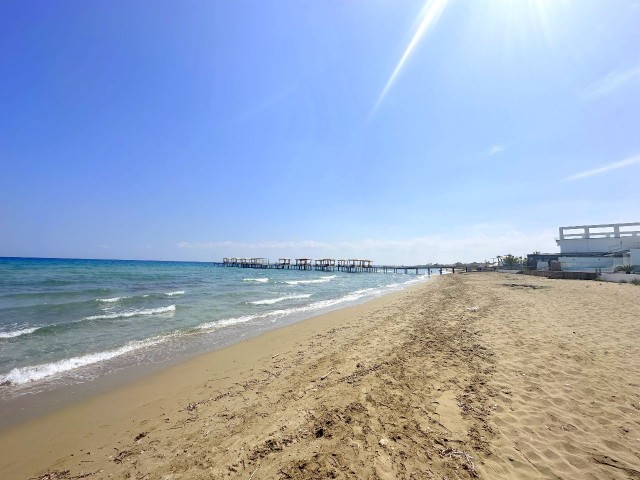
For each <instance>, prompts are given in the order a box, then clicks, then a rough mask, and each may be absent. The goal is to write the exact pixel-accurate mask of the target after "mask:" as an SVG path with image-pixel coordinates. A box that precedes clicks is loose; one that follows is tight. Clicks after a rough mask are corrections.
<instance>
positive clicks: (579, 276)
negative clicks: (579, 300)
mask: <svg viewBox="0 0 640 480" xmlns="http://www.w3.org/2000/svg"><path fill="white" fill-rule="evenodd" d="M522 273H523V274H524V275H532V276H534V277H546V278H555V279H561V280H595V279H596V278H598V274H597V273H595V272H552V271H548V270H524V271H523V272H522Z"/></svg>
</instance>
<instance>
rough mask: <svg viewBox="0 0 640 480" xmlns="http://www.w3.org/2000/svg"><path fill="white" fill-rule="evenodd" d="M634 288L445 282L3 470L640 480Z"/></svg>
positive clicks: (230, 351) (50, 420)
mask: <svg viewBox="0 0 640 480" xmlns="http://www.w3.org/2000/svg"><path fill="white" fill-rule="evenodd" d="M639 294H640V290H638V287H636V286H633V285H618V284H604V283H602V282H586V281H582V282H581V281H567V280H548V279H544V278H533V277H526V278H525V277H523V276H518V275H510V274H498V273H473V274H459V275H446V276H442V277H437V278H435V279H432V281H430V282H426V283H424V284H418V285H415V286H413V287H410V288H408V289H406V290H403V291H400V292H395V293H392V294H390V295H386V296H383V297H380V298H377V299H374V300H372V301H370V302H367V303H364V304H360V305H356V306H353V307H349V308H345V309H341V310H337V311H334V312H330V313H328V314H325V315H321V316H317V317H313V318H311V319H307V320H304V321H302V322H299V323H296V324H293V325H289V326H286V327H283V328H280V329H277V330H272V331H269V332H266V333H264V334H262V335H260V336H258V337H255V338H252V339H250V340H246V341H243V342H241V343H238V344H235V345H233V346H230V347H227V348H225V349H223V350H218V351H216V352H212V353H208V354H204V355H201V356H199V357H196V358H194V359H191V360H188V361H187V362H184V363H182V364H180V365H177V366H175V367H170V368H169V369H166V370H163V371H161V372H159V373H158V374H154V375H152V376H150V377H148V378H145V379H143V380H141V381H139V382H135V383H134V384H132V385H128V386H125V387H122V388H119V389H117V390H114V391H112V392H109V393H107V394H104V395H100V396H97V397H94V398H91V399H89V400H87V401H83V402H81V403H80V404H77V405H73V406H71V407H68V408H64V409H62V410H59V411H57V412H54V413H52V414H50V415H47V416H45V417H41V418H38V419H36V420H33V421H30V422H27V423H26V424H23V425H20V426H18V427H15V428H13V429H11V430H9V431H5V432H2V433H0V449H2V451H3V456H2V460H0V473H1V474H2V477H3V478H11V479H13V478H15V479H20V478H23V479H26V478H39V479H41V478H81V477H82V478H91V479H94V478H95V479H103V478H104V479H106V478H128V477H131V478H171V479H176V480H177V479H197V478H222V477H225V478H227V477H228V478H245V479H246V478H250V477H251V478H256V479H257V478H300V479H302V478H329V477H331V478H372V479H373V478H411V477H413V478H430V477H434V478H442V477H443V476H448V477H449V478H487V479H493V478H519V479H520V478H522V479H534V478H557V477H561V478H575V479H578V478H580V479H582V478H621V479H622V478H635V476H638V475H640V396H639V394H638V391H639V390H638V389H639V388H640V365H639V364H638V362H637V359H638V358H640V342H638V339H640V325H639V324H638V322H637V318H638V317H639V316H640V307H639V306H638V303H637V298H638V295H639ZM56 472H57V473H56ZM65 472H66V473H65ZM47 473H48V474H50V476H49V477H45V474H47ZM51 474H55V475H57V476H56V477H52V476H51Z"/></svg>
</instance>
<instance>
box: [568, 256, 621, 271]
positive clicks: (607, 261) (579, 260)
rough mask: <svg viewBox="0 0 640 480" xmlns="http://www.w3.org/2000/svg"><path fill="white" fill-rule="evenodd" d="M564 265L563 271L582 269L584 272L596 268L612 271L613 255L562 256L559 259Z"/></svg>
mask: <svg viewBox="0 0 640 480" xmlns="http://www.w3.org/2000/svg"><path fill="white" fill-rule="evenodd" d="M558 260H559V261H560V265H561V266H562V271H567V272H571V271H576V272H577V271H582V272H595V271H596V270H602V271H605V272H612V271H613V267H614V260H622V259H621V258H619V259H614V258H613V257H560V258H559V259H558Z"/></svg>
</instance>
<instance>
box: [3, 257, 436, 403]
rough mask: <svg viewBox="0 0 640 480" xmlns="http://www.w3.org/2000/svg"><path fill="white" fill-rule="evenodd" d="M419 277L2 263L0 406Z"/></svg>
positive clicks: (229, 339) (174, 265)
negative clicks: (7, 400)
mask: <svg viewBox="0 0 640 480" xmlns="http://www.w3.org/2000/svg"><path fill="white" fill-rule="evenodd" d="M424 280H426V277H425V276H415V275H402V274H366V273H361V274H353V273H351V274H350V273H341V272H333V273H325V272H315V271H297V270H254V269H239V268H219V267H214V266H213V265H211V264H207V263H187V262H153V261H121V260H61V259H31V258H0V384H4V385H3V386H2V387H0V398H8V397H15V396H17V395H23V394H26V393H35V392H42V391H46V390H49V389H52V388H55V387H56V386H59V385H70V384H74V383H83V382H87V381H89V380H93V379H96V378H100V377H104V376H108V375H110V374H113V373H114V372H116V371H120V370H123V369H124V370H126V369H127V368H128V367H132V366H134V365H144V364H153V363H157V362H163V361H167V360H170V359H172V358H180V357H181V356H182V357H184V356H185V355H187V353H190V354H193V352H204V351H209V350H214V349H216V348H220V347H221V346H224V345H228V344H229V343H233V342H235V341H239V340H240V339H242V338H244V337H246V336H250V335H255V334H257V333H259V332H262V331H265V330H269V329H273V328H275V327H278V326H282V325H285V324H289V323H293V322H295V321H298V320H301V319H303V318H307V317H311V316H313V315H316V314H318V313H322V312H324V311H328V310H332V309H336V308H342V307H344V306H348V305H350V304H354V303H360V302H363V301H366V300H368V299H370V298H372V297H376V296H379V295H381V294H384V293H387V292H390V291H393V290H399V289H402V288H404V287H405V286H407V285H409V284H411V283H415V282H416V281H424Z"/></svg>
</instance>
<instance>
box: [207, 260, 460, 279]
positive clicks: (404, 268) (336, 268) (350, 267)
mask: <svg viewBox="0 0 640 480" xmlns="http://www.w3.org/2000/svg"><path fill="white" fill-rule="evenodd" d="M225 260H227V259H225ZM231 260H235V261H222V262H213V265H214V266H215V267H230V268H258V269H270V270H315V271H320V272H348V273H405V274H410V273H411V274H416V275H418V274H420V273H422V274H428V275H431V273H432V271H433V272H439V273H443V272H445V271H451V272H453V273H455V271H456V269H457V270H458V271H468V268H469V267H468V266H465V265H462V266H461V265H440V264H426V265H373V264H372V263H371V262H370V261H368V262H369V263H364V264H363V263H346V262H345V263H342V264H341V263H339V262H338V263H337V264H336V263H331V262H324V261H316V262H315V263H312V262H311V260H309V259H303V260H308V261H304V262H296V263H295V264H293V265H292V264H291V262H282V261H280V262H277V263H270V262H269V261H268V260H267V261H263V262H255V261H253V262H251V261H248V260H255V259H231ZM240 260H243V261H240ZM244 260H246V261H244ZM260 260H266V259H260ZM281 260H282V259H281ZM287 260H288V259H287Z"/></svg>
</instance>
